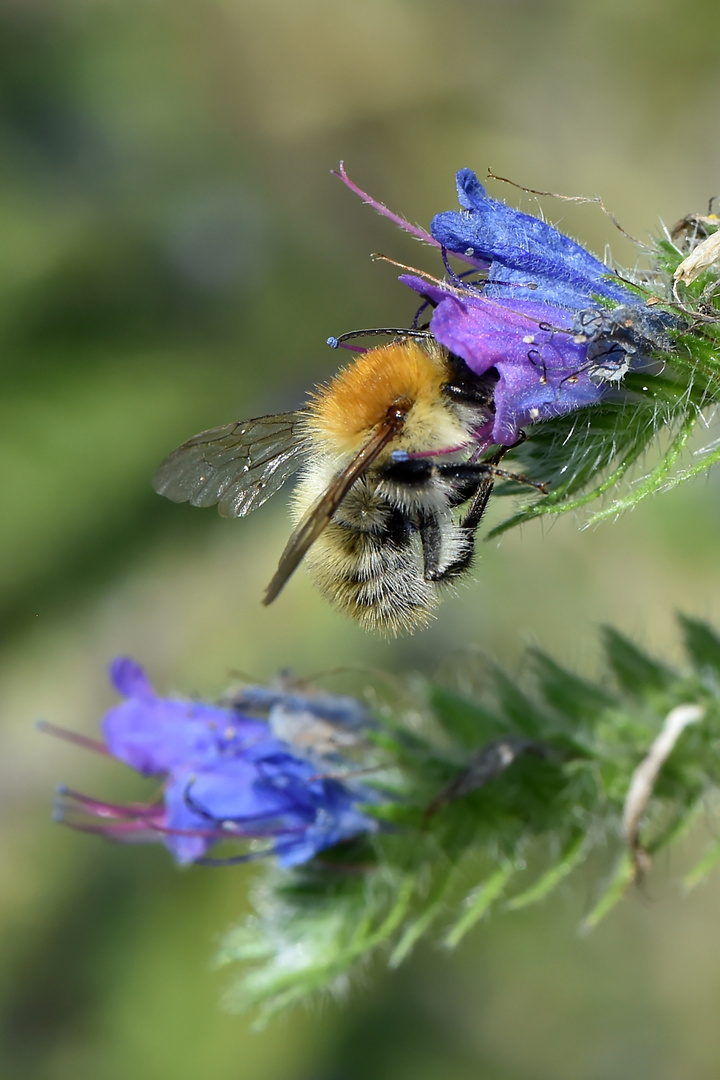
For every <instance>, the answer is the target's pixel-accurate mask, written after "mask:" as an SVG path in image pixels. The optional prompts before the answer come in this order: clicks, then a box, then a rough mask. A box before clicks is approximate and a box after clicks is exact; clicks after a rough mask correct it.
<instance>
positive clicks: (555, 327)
mask: <svg viewBox="0 0 720 1080" xmlns="http://www.w3.org/2000/svg"><path fill="white" fill-rule="evenodd" d="M400 280H401V281H403V282H404V283H405V284H406V285H409V286H410V288H412V289H414V290H415V291H416V292H419V293H420V294H421V295H422V296H424V297H426V298H427V299H428V300H430V301H431V302H432V303H434V304H435V305H436V307H435V310H434V312H433V315H432V319H431V322H430V328H431V330H432V332H433V334H434V335H435V337H436V338H437V340H438V341H439V342H440V343H441V344H442V345H444V346H445V347H446V348H447V349H449V350H450V351H451V352H452V353H455V355H456V356H459V357H461V359H463V360H464V361H465V363H466V364H467V365H468V367H469V368H470V369H471V371H474V372H475V373H476V374H478V375H483V374H484V373H485V372H486V371H488V369H489V368H495V369H496V371H497V372H498V375H499V379H498V382H497V385H496V387H495V392H494V401H495V420H494V423H493V432H492V438H493V441H494V442H495V443H497V444H498V445H501V446H511V445H512V444H513V443H514V442H516V440H517V438H518V435H519V432H520V429H521V428H522V427H524V426H525V425H527V424H531V423H536V422H537V421H538V420H546V419H548V418H550V417H553V416H561V415H563V414H564V413H567V412H572V411H573V410H575V409H578V408H581V407H584V406H587V405H594V404H596V403H597V402H598V401H600V399H601V398H602V396H603V393H604V387H603V386H602V385H601V384H600V385H598V384H596V383H594V382H593V381H592V379H591V378H590V376H589V375H588V372H587V370H583V369H584V367H585V366H586V358H587V340H586V339H583V338H581V339H580V340H578V339H577V337H576V336H575V335H574V334H573V333H572V332H571V327H572V321H573V315H572V313H571V312H568V311H566V310H565V309H564V308H559V307H553V306H551V305H549V304H543V303H538V302H535V301H533V300H524V301H519V300H503V301H498V300H490V299H487V297H486V296H485V293H484V292H483V293H477V292H471V291H470V290H468V292H467V294H466V295H462V296H458V295H456V290H453V291H448V290H446V289H442V288H439V287H438V286H435V285H430V284H428V283H427V282H425V281H423V280H422V279H421V278H417V277H412V276H411V275H407V274H406V275H404V276H403V277H402V278H401V279H400Z"/></svg>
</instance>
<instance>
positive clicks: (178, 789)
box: [61, 658, 378, 866]
mask: <svg viewBox="0 0 720 1080" xmlns="http://www.w3.org/2000/svg"><path fill="white" fill-rule="evenodd" d="M110 676H111V680H112V682H113V685H114V686H115V688H116V690H118V692H119V693H121V694H123V695H124V696H125V698H126V700H125V701H123V702H122V703H121V704H120V705H117V706H115V707H114V708H112V709H110V710H109V711H108V712H107V713H106V715H105V717H104V719H103V721H102V729H103V733H104V736H105V744H104V745H103V744H101V745H99V746H98V745H96V747H95V748H97V749H101V750H104V751H106V752H109V753H110V754H111V755H112V756H113V757H115V758H117V759H118V760H120V761H122V762H124V763H125V764H127V765H130V766H131V767H132V768H133V769H135V770H137V771H138V772H140V773H142V774H143V775H145V776H155V777H158V778H160V779H161V781H162V792H161V796H160V798H159V799H158V800H157V801H155V802H153V803H149V804H144V803H137V804H127V805H122V806H119V805H116V804H113V803H108V802H102V801H100V800H97V799H92V798H89V797H87V796H85V795H81V794H79V793H77V792H73V791H69V790H68V789H62V791H61V794H62V796H63V802H62V806H61V817H62V820H64V821H66V822H67V823H68V824H70V825H72V826H74V827H76V828H79V829H82V830H85V831H90V832H99V833H102V834H103V835H105V836H108V837H109V838H111V839H114V840H125V841H135V842H137V841H146V840H153V839H161V840H162V842H163V843H164V844H165V846H166V847H167V848H168V849H169V850H170V851H171V852H172V854H173V856H174V857H175V859H176V861H177V862H178V863H180V864H181V865H185V864H188V863H192V862H196V861H198V860H201V861H212V860H206V855H207V852H208V850H209V849H210V848H211V847H212V846H213V845H214V844H216V843H217V842H218V841H221V840H236V841H238V840H239V841H247V840H257V839H268V840H269V841H270V842H271V845H272V846H271V847H268V848H267V851H264V852H263V853H271V852H273V853H274V854H275V855H276V856H277V859H278V862H279V863H280V864H281V865H282V866H296V865H298V864H300V863H304V862H307V861H308V860H310V859H312V858H314V856H315V855H317V854H318V852H320V851H323V850H324V849H326V848H329V847H332V846H334V845H335V844H337V843H339V842H340V841H342V840H348V839H350V838H351V837H353V836H357V835H358V834H360V833H363V832H370V831H374V830H376V829H377V822H376V821H375V820H374V819H373V818H371V817H369V816H368V815H366V814H364V813H363V812H362V811H361V810H360V809H358V806H357V804H358V803H371V802H376V801H377V799H378V796H377V794H376V793H375V792H374V791H372V790H371V789H369V788H366V787H364V786H360V785H357V784H353V783H349V782H347V781H345V780H340V779H337V778H335V777H333V776H329V775H323V770H322V769H320V770H319V767H318V761H319V758H318V755H314V756H312V758H311V757H310V756H308V755H307V754H304V753H301V752H299V751H298V750H297V748H295V747H294V746H292V745H291V744H290V743H288V742H285V741H283V740H282V739H279V738H277V736H276V735H275V734H274V732H273V730H272V728H271V726H270V725H269V724H268V723H267V722H266V720H264V719H260V718H258V717H254V716H248V715H247V714H246V713H244V712H242V711H241V710H240V709H238V708H236V707H232V706H219V705H208V704H205V703H202V702H196V701H184V700H181V699H174V698H163V697H160V696H159V695H158V694H157V692H156V691H155V689H154V687H153V686H152V684H151V682H150V681H149V679H148V678H147V675H146V674H145V672H144V671H143V669H142V668H141V667H140V666H139V665H138V664H136V663H135V662H134V661H132V660H129V659H127V658H122V659H119V660H116V661H114V663H113V664H112V666H111V669H110ZM252 696H253V695H252V694H249V697H250V698H252ZM255 696H256V697H260V698H262V695H261V694H256V695H255ZM278 696H279V697H280V698H282V694H280V695H278V693H277V692H274V694H273V695H272V701H273V703H274V705H275V706H277V704H278ZM288 696H289V698H291V702H292V705H293V706H295V707H297V706H298V704H299V698H302V704H303V707H304V712H305V715H309V714H312V712H313V697H312V695H308V694H306V695H304V696H303V695H298V694H297V693H295V694H293V695H288ZM321 701H322V706H321V710H320V711H321V713H322V718H321V719H323V720H325V719H326V718H327V715H328V712H332V698H331V697H330V695H323V696H322V697H321ZM338 701H339V705H338V716H340V717H342V716H344V715H345V714H346V713H347V712H348V704H347V703H348V699H344V698H343V699H338ZM354 715H355V718H356V719H357V717H359V716H360V715H361V709H360V707H359V706H357V708H356V709H355V712H354ZM71 737H72V736H71ZM81 741H82V740H81ZM335 768H336V766H335ZM248 857H249V856H248V855H242V856H238V857H235V858H232V859H230V860H229V861H237V860H238V859H240V860H242V859H245V858H248ZM218 861H225V860H218Z"/></svg>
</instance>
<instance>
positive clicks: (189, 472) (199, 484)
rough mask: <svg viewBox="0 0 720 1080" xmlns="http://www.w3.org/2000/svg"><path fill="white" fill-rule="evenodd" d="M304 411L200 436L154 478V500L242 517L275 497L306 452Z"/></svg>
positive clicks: (171, 457)
mask: <svg viewBox="0 0 720 1080" xmlns="http://www.w3.org/2000/svg"><path fill="white" fill-rule="evenodd" d="M304 416H305V413H304V411H303V410H300V411H298V412H291V413H277V414H275V415H272V416H258V417H256V418H255V419H254V420H243V421H241V422H240V423H237V424H226V425H225V427H219V428H212V429H211V430H210V431H202V432H201V433H200V434H199V435H195V436H194V437H193V438H192V439H188V441H187V442H186V443H183V444H182V446H179V447H178V448H177V450H173V452H172V454H170V455H169V456H168V457H166V458H165V460H164V461H163V463H162V465H161V466H160V468H159V469H158V471H157V473H156V474H155V476H154V478H153V487H154V488H155V490H156V491H157V493H158V495H165V496H166V497H167V498H168V499H172V501H173V502H189V503H192V505H193V506H214V504H215V503H217V504H218V510H219V511H220V513H221V514H222V516H223V517H244V516H245V514H249V513H250V512H251V511H252V510H256V509H257V508H258V506H262V504H263V503H264V502H265V501H266V500H267V499H269V498H270V496H271V495H274V494H275V492H276V491H278V490H279V488H281V487H282V485H283V484H284V483H285V481H286V480H287V479H289V477H291V476H292V474H293V473H294V472H296V470H297V469H298V468H299V467H300V465H301V464H302V461H303V457H304V455H305V453H306V451H307V449H308V445H309V443H308V439H307V436H306V434H305V428H304V425H303V418H304Z"/></svg>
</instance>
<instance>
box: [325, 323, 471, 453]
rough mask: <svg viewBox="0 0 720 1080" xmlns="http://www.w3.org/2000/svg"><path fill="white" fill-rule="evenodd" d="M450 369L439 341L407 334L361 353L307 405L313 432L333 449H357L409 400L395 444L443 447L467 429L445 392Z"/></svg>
mask: <svg viewBox="0 0 720 1080" xmlns="http://www.w3.org/2000/svg"><path fill="white" fill-rule="evenodd" d="M448 378H449V369H448V363H447V352H446V350H445V349H443V348H441V347H440V346H439V345H437V344H435V343H434V342H432V343H424V344H423V345H420V344H419V343H418V342H417V341H414V340H412V339H406V340H404V341H396V342H392V343H391V344H389V345H383V346H381V347H380V348H377V349H370V350H369V351H368V352H366V353H363V354H362V355H361V356H359V357H358V359H357V360H355V361H354V362H353V363H352V364H348V365H347V366H346V367H344V368H342V369H341V370H340V371H339V372H338V373H337V375H335V377H334V378H333V379H332V380H331V381H330V382H329V383H328V384H327V385H326V386H321V387H318V388H317V389H316V390H315V391H314V392H313V394H312V396H311V398H310V402H309V405H308V419H307V428H308V432H309V434H310V435H311V436H312V437H314V438H315V439H317V440H318V441H319V442H320V443H323V444H325V445H326V446H327V448H328V450H329V451H331V452H334V453H341V454H342V453H356V452H357V451H358V450H359V449H360V447H361V446H362V445H363V443H364V442H365V441H366V439H367V437H368V435H369V434H370V432H372V430H373V428H375V427H376V425H377V424H379V423H380V422H381V421H382V420H383V418H384V417H385V416H386V415H387V412H388V410H389V409H391V408H392V406H393V405H394V404H395V403H398V402H410V403H411V405H412V409H411V411H410V413H409V414H408V418H407V421H406V424H405V429H404V431H403V433H402V434H400V435H399V436H398V438H397V440H396V441H395V442H394V446H395V448H401V447H403V448H411V447H417V448H422V449H427V450H433V449H441V448H442V447H444V446H450V445H453V443H454V442H457V441H458V440H460V441H462V439H463V437H464V436H465V434H466V433H465V431H464V430H463V429H462V428H461V427H460V426H459V424H458V422H457V419H456V418H455V417H454V416H453V415H452V414H451V413H450V411H449V410H448V408H447V403H446V402H445V400H444V398H443V394H442V389H443V387H444V386H445V385H446V384H447V382H448Z"/></svg>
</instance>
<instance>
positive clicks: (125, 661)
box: [110, 656, 157, 700]
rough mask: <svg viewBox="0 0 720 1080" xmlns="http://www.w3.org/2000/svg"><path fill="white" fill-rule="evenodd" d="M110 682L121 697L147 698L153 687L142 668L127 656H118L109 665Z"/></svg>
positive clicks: (154, 694)
mask: <svg viewBox="0 0 720 1080" xmlns="http://www.w3.org/2000/svg"><path fill="white" fill-rule="evenodd" d="M110 682H111V683H112V684H113V686H114V687H115V689H116V690H117V692H118V694H122V695H123V697H129V698H141V699H143V700H149V699H150V698H154V697H156V696H157V695H156V693H155V688H154V687H153V684H152V683H151V682H150V680H149V679H148V677H147V675H146V674H145V671H144V669H143V668H141V667H140V665H139V664H138V663H136V661H135V660H132V659H131V658H130V657H129V656H118V657H117V658H116V659H115V660H113V662H112V663H111V665H110Z"/></svg>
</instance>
